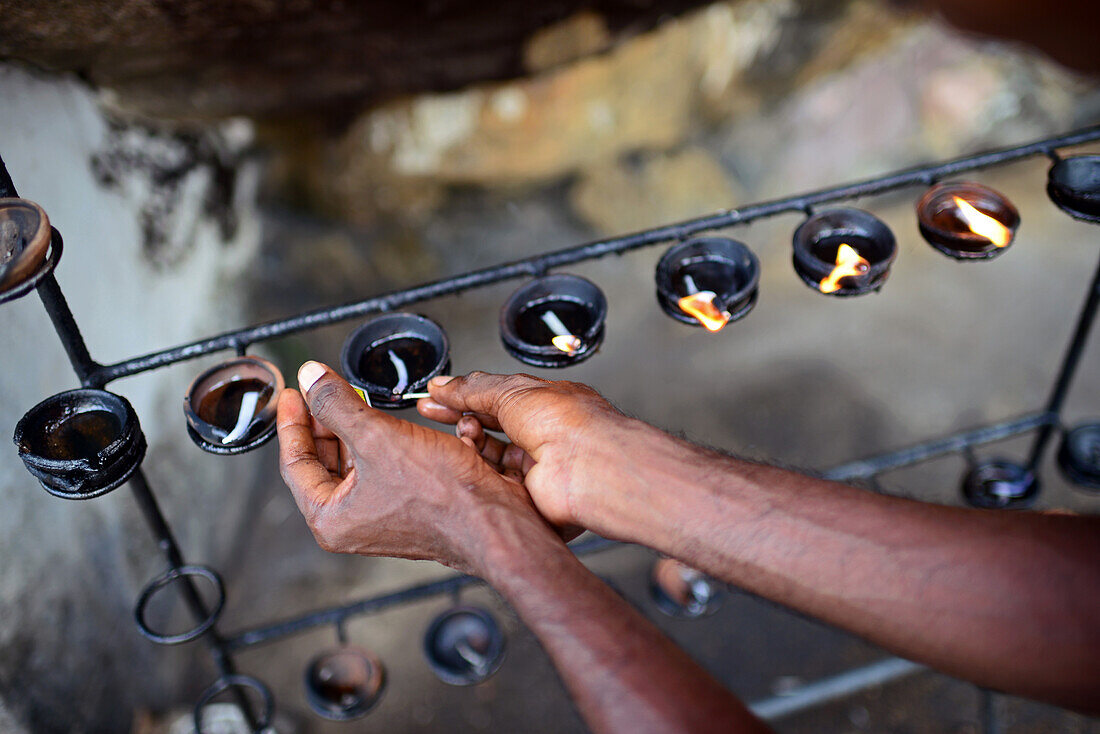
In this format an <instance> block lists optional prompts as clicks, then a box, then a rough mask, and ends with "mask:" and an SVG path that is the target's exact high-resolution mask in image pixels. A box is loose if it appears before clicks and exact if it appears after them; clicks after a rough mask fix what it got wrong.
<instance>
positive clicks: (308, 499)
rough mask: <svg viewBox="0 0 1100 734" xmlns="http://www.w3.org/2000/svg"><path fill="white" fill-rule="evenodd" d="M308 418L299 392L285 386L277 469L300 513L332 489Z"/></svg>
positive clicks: (333, 483) (333, 484)
mask: <svg viewBox="0 0 1100 734" xmlns="http://www.w3.org/2000/svg"><path fill="white" fill-rule="evenodd" d="M311 423H312V420H311V418H310V414H309V410H308V409H307V408H306V404H305V401H304V400H303V399H302V396H301V394H300V393H299V392H298V391H297V390H294V389H292V388H287V389H285V390H283V392H282V393H281V394H280V395H279V405H278V421H277V423H276V430H277V431H278V434H279V473H280V474H281V475H282V477H283V481H284V482H286V485H287V486H288V487H290V492H291V494H293V495H294V501H295V502H297V504H298V509H300V510H301V511H302V514H303V515H306V516H307V517H308V516H309V514H310V512H311V511H312V509H313V508H314V507H316V506H317V505H319V504H322V503H323V502H324V501H325V500H326V499H327V498H328V496H329V495H331V494H332V492H333V491H334V490H335V489H336V486H337V484H336V480H335V479H334V478H333V476H332V474H331V473H330V472H329V470H328V469H326V468H325V466H324V464H322V463H321V459H320V457H319V456H318V454H317V444H316V441H315V440H314V437H313V428H312V425H311Z"/></svg>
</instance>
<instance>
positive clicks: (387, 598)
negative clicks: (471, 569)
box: [225, 537, 621, 650]
mask: <svg viewBox="0 0 1100 734" xmlns="http://www.w3.org/2000/svg"><path fill="white" fill-rule="evenodd" d="M618 545H621V543H619V542H618V541H615V540H608V539H607V538H601V537H594V538H589V539H588V540H584V541H581V542H579V543H573V544H572V545H570V546H569V547H570V548H572V550H573V552H574V553H576V554H577V555H578V556H582V555H587V554H589V553H595V552H597V551H601V550H606V549H608V548H613V547H615V546H618ZM482 583H485V582H484V581H482V580H481V579H479V578H478V577H476V576H467V575H465V574H455V575H453V576H448V577H447V578H444V579H438V580H436V581H428V582H426V583H422V584H417V585H415V586H407V587H405V588H404V589H400V590H398V591H394V592H391V593H388V594H382V595H380V596H372V597H367V598H364V599H358V600H356V601H352V602H349V603H347V604H343V605H341V606H335V607H329V608H327V609H320V610H317V611H314V612H307V613H306V614H302V615H299V616H297V617H292V618H291V619H287V620H284V621H282V622H276V623H274V624H270V625H267V626H264V627H256V628H253V629H249V630H243V631H241V632H238V633H236V634H234V635H232V636H229V637H227V638H226V639H225V644H226V647H227V648H228V649H230V650H237V649H240V648H243V647H252V646H253V645H262V644H264V643H266V642H273V641H275V640H278V639H280V638H283V637H288V636H290V635H295V634H298V633H300V632H305V631H306V630H310V629H313V628H314V627H322V626H325V625H329V624H335V625H341V624H343V623H344V621H345V620H346V619H347V618H348V617H354V616H359V615H363V614H372V613H374V612H380V611H382V610H384V609H388V608H390V607H393V606H397V605H399V604H407V603H409V602H414V601H419V600H420V599H427V598H429V597H433V596H436V595H439V594H449V593H455V592H457V591H459V590H461V589H464V588H466V587H467V586H472V585H474V584H482Z"/></svg>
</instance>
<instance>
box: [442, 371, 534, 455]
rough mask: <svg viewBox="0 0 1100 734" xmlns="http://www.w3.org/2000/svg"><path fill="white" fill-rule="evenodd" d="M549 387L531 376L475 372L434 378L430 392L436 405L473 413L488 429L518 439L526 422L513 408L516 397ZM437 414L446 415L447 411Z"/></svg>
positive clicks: (458, 411) (457, 411)
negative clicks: (500, 431)
mask: <svg viewBox="0 0 1100 734" xmlns="http://www.w3.org/2000/svg"><path fill="white" fill-rule="evenodd" d="M547 384H549V383H548V382H547V381H546V380H540V379H538V378H537V377H532V376H531V375H524V374H518V375H494V374H489V373H487V372H471V373H470V374H468V375H465V376H464V377H433V378H432V379H431V380H430V381H429V382H428V392H429V393H431V396H432V398H431V399H432V402H433V403H436V404H438V405H441V406H443V408H444V409H446V410H449V411H454V412H456V413H473V414H475V415H477V416H478V419H479V420H480V421H481V423H482V425H484V426H485V427H486V428H488V429H490V430H497V429H499V430H502V431H504V432H505V433H507V434H508V435H509V436H511V437H512V438H513V440H514V439H515V438H516V436H514V435H513V430H515V429H517V428H519V427H520V426H521V425H522V422H523V421H522V418H521V416H517V415H515V414H514V411H512V410H510V409H509V408H510V407H511V406H512V405H514V398H515V397H516V396H517V395H519V394H521V393H522V392H524V391H527V390H531V389H533V388H537V387H542V386H544V385H547ZM428 407H431V406H428ZM423 412H424V411H421V413H423ZM437 413H439V414H443V413H445V411H437ZM428 417H433V418H434V416H428ZM448 417H449V416H448ZM443 422H449V421H443ZM510 424H511V425H510Z"/></svg>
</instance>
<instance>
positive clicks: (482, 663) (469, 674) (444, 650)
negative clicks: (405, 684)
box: [424, 606, 504, 686]
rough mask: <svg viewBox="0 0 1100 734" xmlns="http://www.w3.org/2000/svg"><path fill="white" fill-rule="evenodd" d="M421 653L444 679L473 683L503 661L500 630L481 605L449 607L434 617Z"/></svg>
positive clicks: (458, 682) (479, 681) (425, 634)
mask: <svg viewBox="0 0 1100 734" xmlns="http://www.w3.org/2000/svg"><path fill="white" fill-rule="evenodd" d="M424 657H425V658H426V659H427V661H428V666H429V667H431V669H432V671H433V672H434V673H435V674H436V675H437V676H438V677H439V679H440V680H441V681H443V682H444V683H449V684H450V685H452V686H472V685H476V684H478V683H481V682H482V681H484V680H486V679H487V678H489V676H491V675H492V674H493V673H495V672H496V671H497V670H498V669H499V668H500V665H501V663H502V662H504V633H503V632H502V631H501V629H500V625H499V624H497V621H496V619H494V618H493V616H492V615H491V614H489V612H488V611H486V610H485V609H482V608H481V607H473V606H456V607H452V608H451V609H448V610H447V611H445V612H443V613H442V614H440V615H439V616H438V617H436V618H435V619H434V620H433V621H432V623H431V624H430V625H429V626H428V629H427V631H426V632H425V633H424Z"/></svg>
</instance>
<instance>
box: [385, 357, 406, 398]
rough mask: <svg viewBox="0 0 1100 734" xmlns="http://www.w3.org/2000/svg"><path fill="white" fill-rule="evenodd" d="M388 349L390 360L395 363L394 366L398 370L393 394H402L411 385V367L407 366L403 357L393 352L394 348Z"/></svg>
mask: <svg viewBox="0 0 1100 734" xmlns="http://www.w3.org/2000/svg"><path fill="white" fill-rule="evenodd" d="M388 351H389V355H390V362H391V363H392V364H393V368H394V369H395V370H397V384H396V385H394V386H393V394H394V395H400V394H401V393H402V392H404V391H405V388H407V387H408V386H409V368H408V367H406V366H405V361H404V360H403V359H401V358H400V357H398V356H397V355H396V354H394V353H393V350H392V349H390V350H388Z"/></svg>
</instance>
